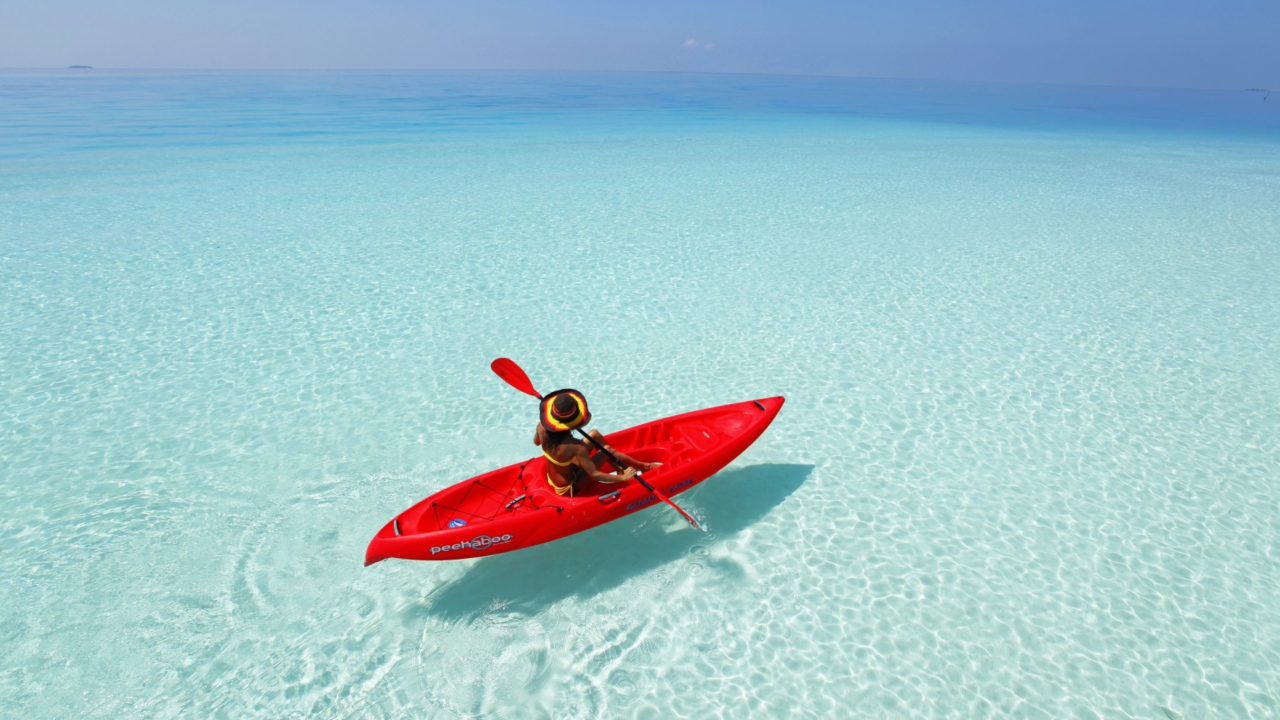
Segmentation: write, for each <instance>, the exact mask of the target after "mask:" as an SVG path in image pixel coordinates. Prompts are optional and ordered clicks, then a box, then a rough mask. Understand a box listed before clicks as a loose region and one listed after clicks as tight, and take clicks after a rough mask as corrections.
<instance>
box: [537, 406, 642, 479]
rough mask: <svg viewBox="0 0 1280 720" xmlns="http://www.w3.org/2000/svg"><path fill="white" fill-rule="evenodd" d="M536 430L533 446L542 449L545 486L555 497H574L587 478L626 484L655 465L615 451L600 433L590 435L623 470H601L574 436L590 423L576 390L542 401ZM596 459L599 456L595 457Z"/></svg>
mask: <svg viewBox="0 0 1280 720" xmlns="http://www.w3.org/2000/svg"><path fill="white" fill-rule="evenodd" d="M538 416H539V417H538V429H537V430H536V431H535V432H534V434H533V444H534V445H540V446H541V447H542V455H543V457H545V458H546V459H547V484H549V485H550V486H551V488H552V489H553V490H555V491H556V494H557V495H568V496H570V497H573V492H574V487H575V486H577V485H579V484H580V483H582V482H584V481H585V480H587V479H590V480H595V481H596V482H602V483H619V482H627V481H628V480H630V479H631V478H633V477H635V475H636V472H637V471H639V472H646V471H649V470H652V469H653V468H655V467H657V466H658V464H657V463H644V462H640V461H638V460H635V459H634V458H631V457H628V456H627V455H624V454H622V453H621V452H618V451H617V450H616V449H614V448H613V447H610V446H609V445H607V444H606V443H605V441H604V435H601V434H600V431H599V430H592V431H591V432H590V433H589V434H590V435H591V437H592V438H594V439H595V441H596V442H598V443H599V444H600V446H601V447H603V448H605V450H607V451H608V452H610V453H612V454H613V456H614V457H616V458H617V459H618V462H620V463H622V464H623V465H625V466H626V467H625V468H623V469H622V472H621V473H617V474H613V473H606V472H602V471H601V470H600V466H599V465H598V464H597V460H596V458H595V457H592V455H591V448H590V446H588V445H587V443H585V442H583V441H582V440H579V439H577V438H575V437H574V436H573V431H574V430H575V429H577V428H581V427H584V426H586V424H587V423H589V422H591V411H590V410H589V409H587V399H586V398H585V397H583V396H582V393H580V392H578V391H577V390H557V391H555V392H553V393H549V394H547V396H546V397H544V398H542V404H541V406H540V408H539V413H538ZM596 457H599V456H596Z"/></svg>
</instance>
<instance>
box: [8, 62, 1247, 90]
mask: <svg viewBox="0 0 1280 720" xmlns="http://www.w3.org/2000/svg"><path fill="white" fill-rule="evenodd" d="M85 70H88V71H103V72H113V73H136V74H145V73H450V72H453V73H579V74H595V75H604V74H616V75H734V76H748V77H777V78H788V77H790V78H816V79H833V80H834V79H846V80H897V81H903V82H940V83H957V84H970V85H979V84H988V85H1013V86H1048V87H1078V88H1086V87H1092V88H1114V89H1119V90H1205V91H1217V92H1257V91H1265V90H1266V88H1261V87H1256V86H1255V87H1248V88H1234V87H1232V88H1228V87H1206V86H1198V85H1111V84H1100V83H1084V82H1063V81H1056V82H1055V81H1046V80H1039V81H1031V80H991V79H967V80H957V79H954V78H935V77H910V76H896V75H848V74H837V73H771V72H748V71H732V70H724V71H714V72H712V71H706V70H635V69H630V70H583V69H569V68H442V67H421V68H341V67H333V68H287V67H279V68H216V67H208V68H183V67H172V68H147V67H133V68H130V67H100V66H97V65H84V66H74V65H65V66H62V67H0V73H7V72H13V71H18V72H63V73H65V72H69V71H72V72H73V71H82V72H83V71H85Z"/></svg>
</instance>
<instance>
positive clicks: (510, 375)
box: [489, 358, 702, 530]
mask: <svg viewBox="0 0 1280 720" xmlns="http://www.w3.org/2000/svg"><path fill="white" fill-rule="evenodd" d="M489 367H490V368H492V369H493V372H494V374H496V375H497V376H498V377H500V378H502V379H503V380H505V381H506V383H507V384H508V385H510V386H511V387H513V388H515V389H517V390H519V391H520V392H522V393H524V394H525V395H532V396H534V397H536V398H538V399H539V400H541V399H542V394H541V393H539V392H538V391H537V390H534V389H533V381H531V380H530V379H529V375H528V374H527V373H525V371H524V370H523V369H521V367H520V366H519V365H517V364H516V362H515V361H514V360H512V359H510V358H498V359H497V360H494V361H493V363H491V364H490V365H489ZM577 430H578V434H579V435H581V436H582V439H583V440H586V441H587V442H589V443H591V444H592V445H595V446H596V449H597V450H599V451H600V452H602V453H604V454H605V455H606V456H608V458H609V459H610V460H612V461H613V464H614V465H616V466H617V467H622V466H623V465H622V463H621V462H619V461H618V458H617V457H616V456H614V454H613V453H611V452H609V451H608V450H606V449H605V447H604V445H601V444H600V443H599V442H597V441H596V439H595V438H593V437H591V435H590V434H588V433H586V432H583V430H582V428H577ZM632 477H634V478H635V479H636V480H638V481H639V482H640V484H641V485H642V486H644V488H645V489H646V490H648V491H649V492H651V493H653V494H654V495H656V496H657V497H658V499H659V500H661V501H662V502H664V503H666V504H668V505H670V506H671V507H673V508H675V510H676V512H678V513H680V515H682V516H683V517H684V519H685V520H688V521H689V524H690V525H692V526H694V527H695V528H697V529H699V530H701V529H702V526H701V525H699V524H698V521H697V520H694V519H693V517H691V516H690V515H689V513H687V512H685V511H684V510H681V509H680V506H679V505H676V504H675V503H673V502H671V498H668V497H667V496H666V495H663V494H662V493H661V492H659V491H658V489H657V488H655V487H654V486H652V485H650V484H649V482H648V481H647V480H645V479H644V478H642V477H640V473H639V472H637V473H636V474H635V475H633V476H632Z"/></svg>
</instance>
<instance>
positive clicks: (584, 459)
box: [573, 447, 636, 483]
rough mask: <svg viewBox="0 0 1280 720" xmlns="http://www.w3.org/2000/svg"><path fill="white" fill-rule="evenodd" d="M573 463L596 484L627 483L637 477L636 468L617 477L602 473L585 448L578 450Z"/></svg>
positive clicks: (629, 469)
mask: <svg viewBox="0 0 1280 720" xmlns="http://www.w3.org/2000/svg"><path fill="white" fill-rule="evenodd" d="M619 459H621V458H619ZM573 462H574V464H575V465H577V466H578V467H580V468H582V470H583V472H585V473H586V474H587V477H589V478H591V479H592V480H595V481H596V482H602V483H620V482H627V481H628V480H630V479H631V478H633V477H635V476H636V470H635V468H627V469H626V470H623V471H622V472H620V473H617V474H616V475H615V474H610V473H606V472H600V468H598V467H596V463H595V461H594V460H592V459H591V456H590V455H589V454H588V453H587V449H586V448H585V447H579V448H578V451H577V452H576V453H574V455H573Z"/></svg>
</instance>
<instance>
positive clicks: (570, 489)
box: [547, 473, 573, 497]
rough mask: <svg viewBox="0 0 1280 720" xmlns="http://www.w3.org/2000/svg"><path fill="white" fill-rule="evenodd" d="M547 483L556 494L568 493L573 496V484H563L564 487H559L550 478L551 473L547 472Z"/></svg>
mask: <svg viewBox="0 0 1280 720" xmlns="http://www.w3.org/2000/svg"><path fill="white" fill-rule="evenodd" d="M547 484H548V485H550V486H551V489H552V490H555V491H556V494H557V495H568V496H569V497H573V485H565V486H564V487H561V486H559V485H557V484H555V482H553V481H552V480H551V473H547Z"/></svg>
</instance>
